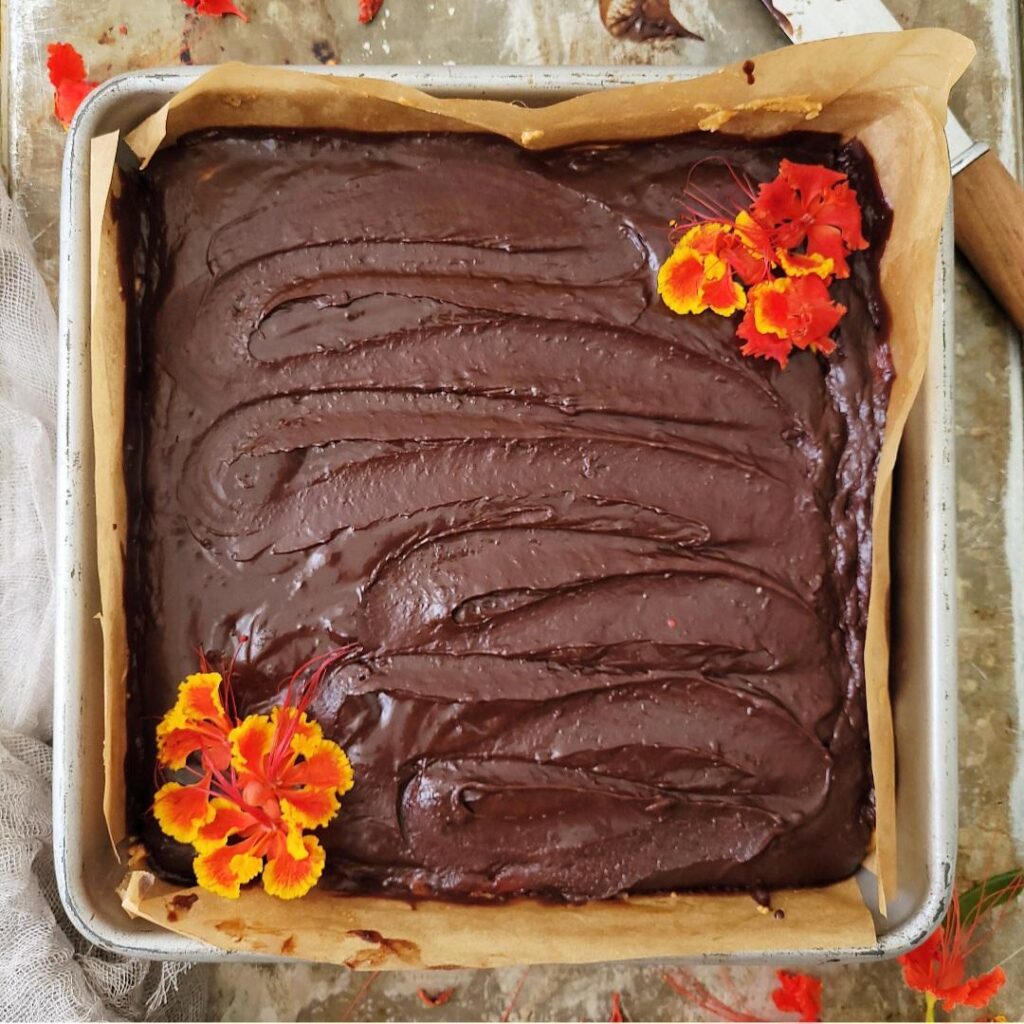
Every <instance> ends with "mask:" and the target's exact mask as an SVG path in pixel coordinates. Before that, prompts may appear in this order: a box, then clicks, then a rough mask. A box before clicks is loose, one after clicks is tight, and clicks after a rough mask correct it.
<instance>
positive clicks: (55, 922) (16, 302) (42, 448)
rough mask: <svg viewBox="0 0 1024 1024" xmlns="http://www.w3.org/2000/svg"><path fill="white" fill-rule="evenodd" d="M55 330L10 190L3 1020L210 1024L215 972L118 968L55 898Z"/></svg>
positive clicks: (0, 744)
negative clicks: (208, 981) (192, 1023)
mask: <svg viewBox="0 0 1024 1024" xmlns="http://www.w3.org/2000/svg"><path fill="white" fill-rule="evenodd" d="M56 375H57V324H56V320H55V317H54V314H53V307H52V306H51V304H50V300H49V296H48V295H47V293H46V288H45V286H44V284H43V281H42V278H41V277H40V275H39V272H38V270H37V269H36V265H35V258H34V255H33V252H32V244H31V240H30V239H29V237H28V232H27V230H26V229H25V226H24V224H23V222H22V220H21V217H20V216H19V214H18V212H17V210H16V209H15V207H14V204H13V203H12V202H11V200H10V198H9V197H8V195H7V193H6V192H5V191H4V190H3V189H2V188H0V1020H61V1021H86V1020H123V1019H127V1020H202V1019H203V1018H204V1017H205V1016H206V1013H205V1010H206V985H205V977H204V972H203V971H201V970H200V969H198V968H194V967H191V966H189V965H183V964H165V963H153V962H149V961H144V960H128V959H125V958H121V957H116V956H112V955H110V954H109V953H106V952H104V951H102V950H100V949H98V948H96V947H95V946H92V945H91V944H90V943H88V942H87V941H86V940H85V939H83V938H82V937H81V936H80V935H79V934H78V933H77V932H76V931H75V930H74V928H73V927H72V926H71V925H70V923H69V922H68V920H67V918H66V917H65V915H64V913H63V910H62V909H61V906H60V901H59V899H58V897H57V886H56V881H55V879H54V872H53V849H52V837H53V827H52V826H53V822H52V810H51V798H50V797H51V792H50V791H51V786H50V782H51V773H52V763H53V759H52V756H51V751H50V747H49V742H50V739H51V733H52V722H53V690H52V686H53V630H54V622H53V618H54V590H53V584H54V581H53V559H54V521H55V494H54V478H55V461H54V453H55V447H54V431H55V406H56Z"/></svg>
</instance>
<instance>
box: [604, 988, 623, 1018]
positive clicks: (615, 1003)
mask: <svg viewBox="0 0 1024 1024" xmlns="http://www.w3.org/2000/svg"><path fill="white" fill-rule="evenodd" d="M625 1019H626V1018H625V1017H623V1016H622V999H621V998H620V997H619V993H618V992H613V993H612V1012H611V1015H610V1016H609V1018H608V1024H622V1022H623V1021H625Z"/></svg>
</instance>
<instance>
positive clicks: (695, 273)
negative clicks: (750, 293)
mask: <svg viewBox="0 0 1024 1024" xmlns="http://www.w3.org/2000/svg"><path fill="white" fill-rule="evenodd" d="M734 237H735V236H734V235H733V230H732V227H731V225H728V224H720V223H718V222H717V221H707V222H706V223H704V224H697V225H696V226H695V227H692V228H690V230H689V231H687V232H686V234H685V235H683V237H682V238H681V239H680V240H679V243H678V244H677V245H676V247H675V251H674V252H673V253H672V255H671V256H669V258H668V259H667V260H665V262H664V263H663V264H662V265H661V269H660V270H659V271H658V291H659V292H660V293H661V297H662V298H663V299H664V300H665V305H666V306H668V308H669V309H671V310H672V311H673V312H674V313H703V312H704V310H706V309H710V310H712V311H713V312H715V313H717V314H718V315H719V316H729V315H730V314H732V313H735V312H736V310H738V309H743V307H744V306H745V305H746V304H747V296H746V292H744V290H743V288H742V287H741V286H740V284H739V282H737V281H736V279H735V277H734V276H733V266H732V264H731V262H730V261H729V260H728V259H727V258H726V251H725V250H726V239H728V238H734Z"/></svg>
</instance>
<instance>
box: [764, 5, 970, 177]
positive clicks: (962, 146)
mask: <svg viewBox="0 0 1024 1024" xmlns="http://www.w3.org/2000/svg"><path fill="white" fill-rule="evenodd" d="M762 3H763V4H764V5H765V7H767V8H768V10H769V11H771V13H772V15H773V17H774V18H775V20H776V21H777V22H778V23H779V26H780V27H781V28H782V30H783V32H785V33H786V35H787V36H789V38H790V39H791V40H792V41H793V42H794V43H809V42H812V41H813V40H815V39H832V38H834V37H836V36H856V35H862V34H863V33H865V32H899V31H900V30H901V29H902V28H903V26H902V25H900V23H899V22H898V21H897V20H896V18H895V17H894V16H893V14H892V12H891V11H890V10H889V8H888V7H886V6H885V4H884V3H883V2H882V0H762ZM946 143H947V144H948V146H949V162H950V167H951V169H952V171H953V173H954V174H957V173H959V172H960V171H962V170H963V169H964V168H965V167H967V166H968V165H970V164H971V163H973V162H974V161H975V160H977V159H978V157H979V156H982V155H983V154H984V153H987V152H988V146H987V145H986V144H985V143H984V142H975V141H974V140H973V139H972V138H971V137H970V135H968V134H967V130H966V129H965V128H964V126H963V125H962V124H961V123H960V122H959V121H958V120H957V119H956V117H954V116H953V113H952V112H950V113H949V115H948V116H947V118H946Z"/></svg>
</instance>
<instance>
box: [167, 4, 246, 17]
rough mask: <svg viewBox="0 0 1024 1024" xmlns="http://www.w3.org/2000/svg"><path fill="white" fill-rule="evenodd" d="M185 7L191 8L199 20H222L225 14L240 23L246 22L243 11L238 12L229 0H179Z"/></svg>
mask: <svg viewBox="0 0 1024 1024" xmlns="http://www.w3.org/2000/svg"><path fill="white" fill-rule="evenodd" d="M181 2H182V3H183V4H184V5H185V6H186V7H191V8H192V9H193V10H194V11H195V12H196V14H198V15H199V17H200V18H222V17H224V15H225V14H233V15H234V16H235V17H236V18H241V19H242V21H248V20H249V19H248V17H246V15H245V12H244V11H240V10H239V9H238V8H237V7H236V6H235V5H234V4H233V3H232V2H231V0H181Z"/></svg>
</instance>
